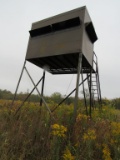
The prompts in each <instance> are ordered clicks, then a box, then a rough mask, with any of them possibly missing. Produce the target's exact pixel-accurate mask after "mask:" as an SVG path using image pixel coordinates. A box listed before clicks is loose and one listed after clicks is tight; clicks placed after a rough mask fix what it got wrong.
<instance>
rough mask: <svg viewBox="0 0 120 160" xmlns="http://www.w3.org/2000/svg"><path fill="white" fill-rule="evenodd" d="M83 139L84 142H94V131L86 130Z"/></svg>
mask: <svg viewBox="0 0 120 160" xmlns="http://www.w3.org/2000/svg"><path fill="white" fill-rule="evenodd" d="M83 139H84V141H88V140H95V139H96V134H95V130H93V129H88V131H87V133H84V135H83Z"/></svg>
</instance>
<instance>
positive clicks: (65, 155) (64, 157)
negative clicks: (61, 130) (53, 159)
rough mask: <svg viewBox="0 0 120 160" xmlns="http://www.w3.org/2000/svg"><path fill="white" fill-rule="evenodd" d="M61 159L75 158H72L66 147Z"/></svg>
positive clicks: (69, 159)
mask: <svg viewBox="0 0 120 160" xmlns="http://www.w3.org/2000/svg"><path fill="white" fill-rule="evenodd" d="M63 159H64V160H74V159H75V157H74V156H72V154H71V152H70V150H69V149H68V147H66V149H65V151H64V154H63Z"/></svg>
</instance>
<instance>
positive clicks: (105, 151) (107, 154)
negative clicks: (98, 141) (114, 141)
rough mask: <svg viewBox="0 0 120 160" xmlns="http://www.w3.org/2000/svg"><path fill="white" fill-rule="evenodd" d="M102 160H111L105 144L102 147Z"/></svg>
mask: <svg viewBox="0 0 120 160" xmlns="http://www.w3.org/2000/svg"><path fill="white" fill-rule="evenodd" d="M103 146H104V148H103V159H104V160H112V158H111V157H110V150H109V148H108V146H107V145H106V144H104V145H103Z"/></svg>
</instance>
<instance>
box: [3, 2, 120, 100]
mask: <svg viewBox="0 0 120 160" xmlns="http://www.w3.org/2000/svg"><path fill="white" fill-rule="evenodd" d="M85 5H86V6H87V9H88V12H89V14H90V16H91V18H92V21H93V24H94V27H95V30H96V33H97V36H98V41H97V42H95V47H94V50H95V52H96V54H97V56H98V62H99V72H100V83H101V92H102V97H107V98H116V97H120V71H119V70H120V0H0V89H7V90H10V91H12V92H14V91H15V88H16V85H17V81H18V79H19V76H20V72H21V69H22V66H23V63H24V59H25V55H26V49H27V44H28V38H29V32H28V31H29V30H30V29H31V24H32V23H33V22H36V21H39V20H42V19H44V18H48V17H50V16H54V15H57V14H59V13H62V12H66V11H69V10H72V9H75V8H78V7H82V6H85ZM27 67H28V69H29V71H30V73H31V75H32V77H33V79H34V80H35V82H37V81H38V79H39V78H40V77H41V76H42V69H40V68H38V67H36V66H34V65H31V64H29V62H27ZM45 82H46V83H45V94H46V95H50V94H51V93H53V92H60V93H62V94H63V95H64V94H66V92H68V93H69V91H71V89H74V87H75V83H76V75H74V76H73V75H69V76H68V75H64V76H62V75H60V76H55V75H54V76H53V75H51V74H49V73H47V74H46V81H45ZM70 82H71V84H70ZM69 85H70V87H69ZM31 88H32V84H31V82H30V80H29V78H28V77H27V75H26V74H25V73H24V75H23V79H22V81H21V84H20V88H19V91H23V92H26V91H30V90H31ZM39 88H40V86H39ZM68 88H69V89H68Z"/></svg>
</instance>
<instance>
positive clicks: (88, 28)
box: [86, 22, 98, 43]
mask: <svg viewBox="0 0 120 160" xmlns="http://www.w3.org/2000/svg"><path fill="white" fill-rule="evenodd" d="M86 32H87V34H88V37H89V38H90V40H91V42H92V43H94V42H95V41H96V40H97V39H98V38H97V35H96V33H95V29H94V27H93V24H92V22H90V23H88V24H86Z"/></svg>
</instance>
